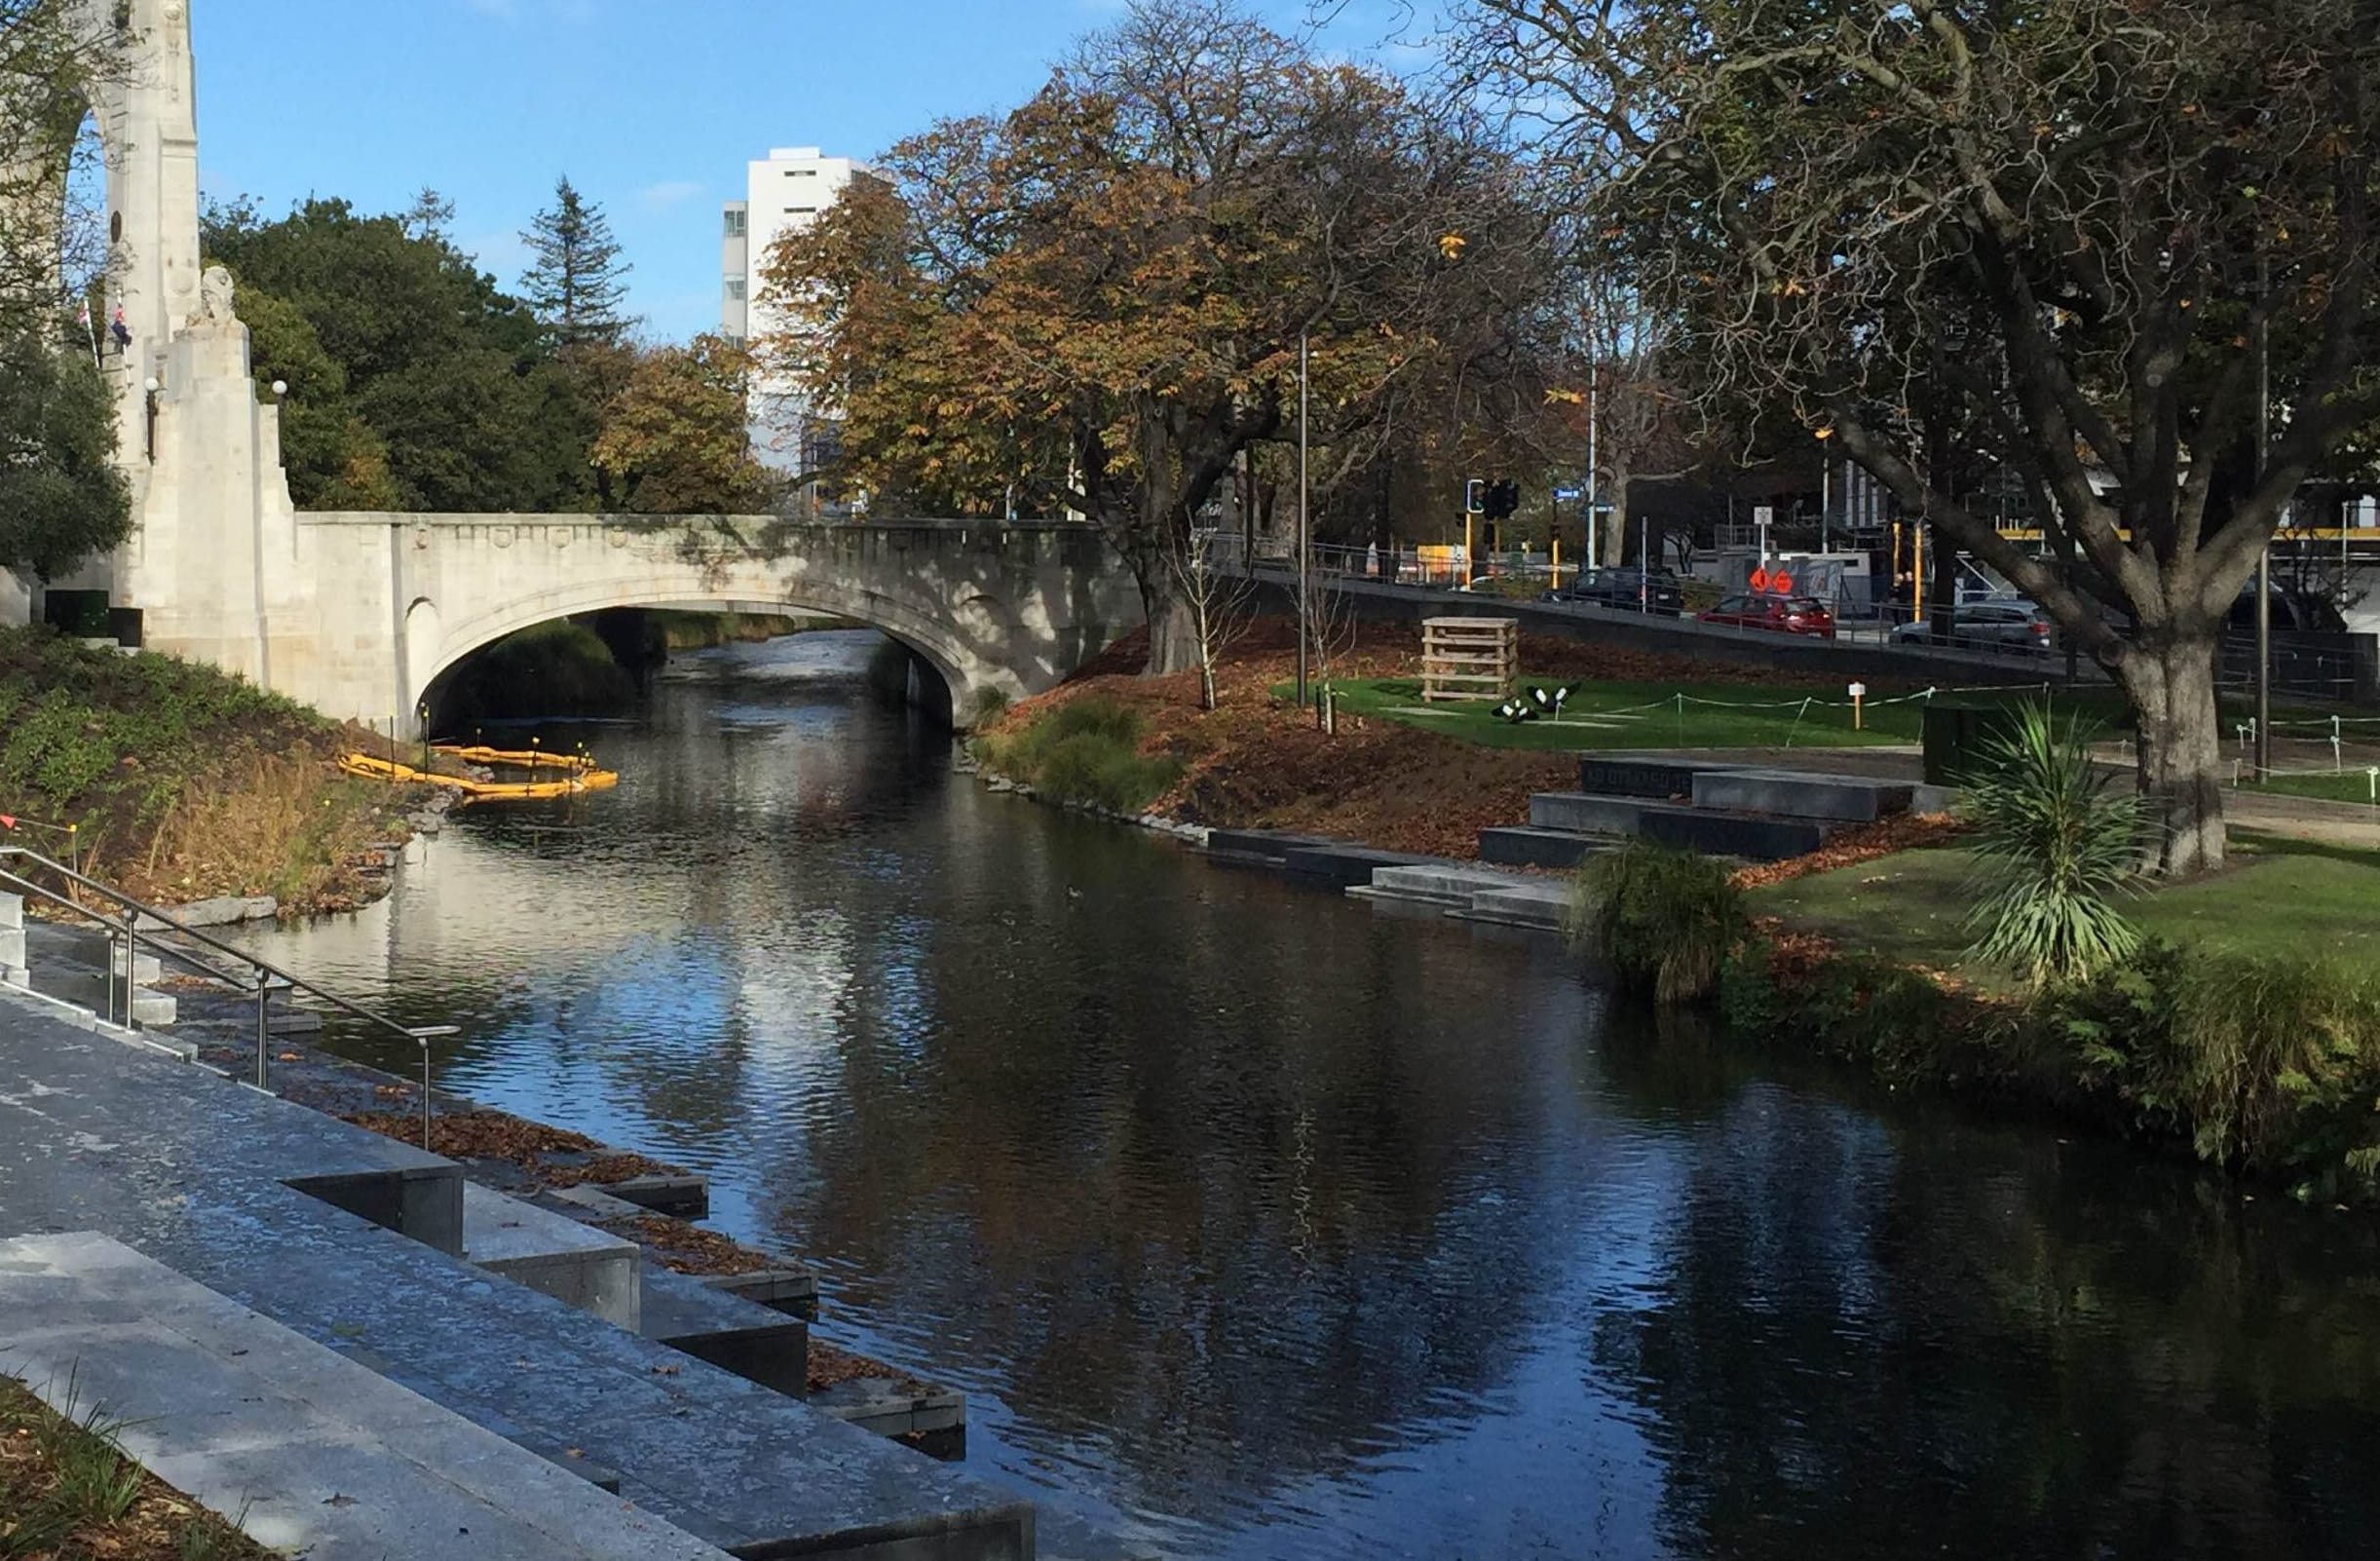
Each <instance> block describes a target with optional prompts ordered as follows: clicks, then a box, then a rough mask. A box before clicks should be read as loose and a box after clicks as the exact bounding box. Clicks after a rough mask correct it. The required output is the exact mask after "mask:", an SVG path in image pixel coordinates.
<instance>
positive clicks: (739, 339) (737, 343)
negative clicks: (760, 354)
mask: <svg viewBox="0 0 2380 1561" xmlns="http://www.w3.org/2000/svg"><path fill="white" fill-rule="evenodd" d="M727 344H728V345H729V346H730V347H732V348H734V349H735V350H736V351H737V352H742V351H743V350H744V349H745V348H746V347H749V346H750V345H751V344H752V338H751V337H749V336H738V335H737V334H736V333H735V332H734V331H732V330H731V331H729V332H728V336H727Z"/></svg>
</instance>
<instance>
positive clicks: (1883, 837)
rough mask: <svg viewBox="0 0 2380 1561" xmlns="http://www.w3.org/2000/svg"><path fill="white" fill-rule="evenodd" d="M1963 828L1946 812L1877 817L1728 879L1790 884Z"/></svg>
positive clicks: (1748, 885) (1750, 884) (1749, 884)
mask: <svg viewBox="0 0 2380 1561" xmlns="http://www.w3.org/2000/svg"><path fill="white" fill-rule="evenodd" d="M1966 832H1967V826H1966V825H1965V824H1964V823H1962V822H1961V821H1960V820H1959V819H1956V818H1954V817H1953V816H1951V815H1949V814H1946V813H1920V814H1904V815H1902V816H1900V817H1898V818H1893V819H1877V820H1876V821H1875V822H1874V823H1867V824H1861V825H1859V826H1858V827H1856V828H1852V829H1845V830H1842V831H1840V832H1839V833H1837V834H1835V835H1834V836H1832V838H1831V839H1829V840H1828V841H1827V843H1826V844H1825V845H1823V846H1821V847H1819V848H1818V849H1817V850H1816V851H1813V852H1810V853H1809V854H1807V855H1806V856H1800V857H1787V858H1786V859H1785V860H1783V861H1768V862H1762V863H1760V864H1759V865H1758V866H1757V867H1745V868H1740V869H1738V870H1737V871H1736V872H1735V873H1734V874H1732V875H1731V877H1730V880H1729V881H1730V882H1732V883H1733V884H1734V885H1735V887H1736V888H1738V889H1764V888H1766V887H1767V886H1769V885H1770V884H1790V883H1792V882H1793V881H1794V879H1796V878H1807V877H1808V876H1810V875H1811V874H1812V873H1824V872H1832V871H1833V870H1834V869H1835V868H1837V867H1856V866H1858V865H1859V864H1860V863H1861V862H1864V861H1874V860H1876V859H1877V858H1878V857H1890V856H1892V855H1894V854H1895V853H1898V852H1904V851H1916V850H1919V849H1923V848H1930V847H1935V846H1946V845H1948V844H1950V842H1952V841H1953V840H1956V839H1957V838H1958V837H1959V836H1961V835H1963V834H1965V833H1966Z"/></svg>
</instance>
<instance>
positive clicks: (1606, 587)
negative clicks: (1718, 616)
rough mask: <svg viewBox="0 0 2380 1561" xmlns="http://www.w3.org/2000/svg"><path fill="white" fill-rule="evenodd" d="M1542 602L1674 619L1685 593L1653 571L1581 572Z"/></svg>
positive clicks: (1669, 578)
mask: <svg viewBox="0 0 2380 1561" xmlns="http://www.w3.org/2000/svg"><path fill="white" fill-rule="evenodd" d="M1544 599H1545V600H1547V601H1559V602H1583V603H1586V604H1588V605H1590V606H1595V607H1615V608H1618V609H1619V610H1620V611H1622V612H1631V613H1634V612H1650V613H1652V614H1654V615H1655V616H1657V617H1661V618H1675V617H1677V616H1678V615H1679V614H1680V613H1681V611H1683V610H1684V607H1685V592H1684V590H1682V589H1681V587H1680V586H1679V584H1678V577H1677V576H1676V575H1673V574H1671V573H1670V572H1669V571H1668V570H1666V569H1656V570H1654V571H1653V572H1652V573H1651V574H1650V575H1647V574H1646V573H1645V572H1644V571H1643V570H1642V569H1582V570H1580V571H1579V572H1578V576H1577V578H1576V579H1573V580H1566V581H1564V582H1563V583H1562V585H1561V588H1560V589H1559V590H1549V591H1547V592H1546V593H1545V597H1544Z"/></svg>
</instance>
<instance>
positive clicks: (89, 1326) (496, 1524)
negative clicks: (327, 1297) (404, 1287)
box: [0, 1233, 725, 1561]
mask: <svg viewBox="0 0 2380 1561" xmlns="http://www.w3.org/2000/svg"><path fill="white" fill-rule="evenodd" d="M0 1318H4V1319H5V1321H4V1322H0V1372H5V1373H7V1374H9V1375H11V1376H15V1377H19V1378H21V1379H22V1380H23V1381H25V1382H26V1383H27V1384H28V1385H29V1386H30V1387H31V1388H32V1389H33V1390H34V1391H35V1392H37V1393H39V1394H40V1395H41V1396H42V1397H44V1398H45V1399H47V1400H48V1401H49V1403H50V1404H51V1406H52V1407H53V1408H56V1409H59V1410H61V1411H62V1412H66V1413H81V1412H88V1411H90V1410H93V1409H96V1410H98V1411H99V1412H101V1413H102V1414H104V1415H105V1416H106V1417H107V1418H108V1419H109V1420H110V1421H115V1422H122V1423H123V1425H124V1428H123V1430H122V1431H120V1432H119V1433H118V1439H119V1440H120V1441H122V1442H123V1443H124V1445H125V1449H126V1451H128V1452H130V1453H131V1454H132V1456H133V1458H135V1459H136V1460H138V1461H139V1462H140V1463H141V1464H142V1465H144V1466H146V1467H148V1468H149V1469H150V1470H151V1471H152V1472H153V1473H155V1474H156V1475H157V1476H158V1478H160V1479H162V1480H164V1481H166V1482H167V1483H168V1484H170V1485H171V1486H173V1487H174V1488H175V1489H177V1490H179V1491H181V1492H182V1493H183V1494H184V1495H187V1496H190V1497H192V1498H194V1499H195V1500H197V1501H198V1502H200V1503H201V1504H204V1505H206V1506H208V1507H209V1508H211V1509H212V1510H214V1511H215V1512H217V1513H220V1514H221V1515H223V1516H224V1517H227V1518H231V1519H233V1520H235V1521H237V1522H238V1523H239V1524H240V1525H241V1527H242V1528H244V1529H246V1531H247V1533H249V1534H250V1535H252V1536H253V1537H255V1539H256V1540H257V1541H258V1542H260V1543H262V1544H264V1545H266V1546H268V1547H270V1548H273V1549H277V1550H283V1551H286V1552H289V1553H292V1554H303V1555H305V1556H307V1557H308V1558H309V1561H334V1558H337V1557H359V1558H360V1557H374V1558H383V1557H385V1558H388V1561H401V1558H412V1557H419V1558H422V1561H441V1558H444V1557H450V1556H457V1555H470V1556H472V1557H474V1558H479V1561H548V1558H550V1561H566V1558H568V1561H576V1558H582V1557H583V1558H586V1561H724V1556H725V1552H723V1551H721V1550H719V1549H717V1548H715V1547H713V1546H711V1545H708V1544H705V1543H702V1542H700V1541H699V1540H697V1539H695V1538H694V1537H693V1536H692V1535H689V1534H686V1533H684V1532H683V1531H681V1530H679V1529H676V1528H673V1527H671V1526H670V1525H669V1524H667V1523H664V1522H662V1521H661V1519H660V1518H658V1517H656V1516H654V1515H653V1514H651V1513H649V1512H644V1511H640V1510H638V1509H637V1508H636V1507H634V1506H632V1505H630V1504H627V1503H624V1502H622V1501H620V1500H618V1499H616V1498H614V1497H611V1496H607V1495H605V1494H604V1493H603V1492H602V1491H601V1490H599V1489H598V1488H597V1487H595V1486H594V1485H592V1484H589V1483H588V1482H587V1481H586V1480H584V1479H581V1478H579V1477H578V1476H576V1475H574V1474H572V1473H569V1472H567V1471H565V1470H564V1469H562V1468H559V1467H556V1466H554V1465H552V1464H549V1463H548V1462H547V1461H546V1460H544V1459H542V1458H540V1457H538V1456H537V1455H536V1454H534V1453H531V1452H528V1451H525V1450H523V1449H522V1448H519V1447H516V1446H514V1445H513V1444H511V1443H510V1442H508V1441H506V1440H505V1439H504V1438H503V1437H501V1436H497V1435H495V1434H493V1433H492V1432H489V1431H486V1430H483V1429H481V1428H478V1427H476V1426H473V1425H472V1424H471V1423H470V1422H469V1421H467V1420H464V1419H463V1418H462V1417H460V1416H458V1415H455V1414H452V1413H450V1412H449V1411H446V1410H443V1409H440V1408H438V1407H437V1406H436V1405H434V1404H433V1403H431V1402H429V1401H428V1400H427V1399H424V1398H422V1397H420V1396H419V1395H417V1394H415V1393H411V1392H408V1391H406V1390H404V1389H402V1388H399V1387H397V1385H396V1384H395V1383H392V1382H388V1381H386V1380H384V1379H382V1378H380V1377H378V1376H376V1375H374V1374H373V1373H372V1372H371V1371H370V1370H368V1369H366V1368H365V1367H363V1366H360V1365H358V1364H357V1363H355V1362H354V1361H352V1360H348V1359H346V1358H344V1357H342V1356H340V1355H339V1354H338V1353H336V1352H333V1351H330V1350H327V1349H324V1348H323V1347H322V1346H321V1345H318V1344H315V1343H313V1342H311V1341H309V1340H307V1339H304V1338H301V1337H300V1336H298V1335H297V1334H294V1333H292V1332H290V1331H289V1330H288V1329H286V1328H283V1327H282V1326H281V1325H280V1324H278V1323H275V1322H273V1321H271V1320H269V1319H267V1318H265V1317H262V1316H259V1315H258V1314H255V1313H254V1312H251V1311H249V1310H247V1309H246V1308H245V1307H241V1306H237V1305H234V1304H233V1303H232V1302H230V1301H227V1300H225V1299H224V1298H223V1297H221V1296H219V1295H216V1294H215V1293H214V1292H212V1291H210V1290H208V1289H207V1288H205V1287H204V1286H201V1285H198V1284H195V1283H193V1282H192V1281H190V1280H189V1279H186V1278H184V1277H182V1276H181V1275H178V1274H176V1273H174V1272H173V1271H172V1270H170V1269H169V1268H167V1267H165V1266H164V1265H163V1264H160V1263H157V1262H154V1261H152V1260H150V1259H148V1258H145V1257H142V1256H141V1255H140V1254H139V1253H137V1252H135V1251H133V1250H132V1248H131V1247H128V1246H125V1245H124V1244H122V1243H121V1242H118V1241H113V1240H110V1239H108V1238H107V1237H101V1236H96V1235H93V1234H90V1233H75V1234H66V1235H57V1236H28V1237H17V1238H15V1239H13V1240H5V1241H0Z"/></svg>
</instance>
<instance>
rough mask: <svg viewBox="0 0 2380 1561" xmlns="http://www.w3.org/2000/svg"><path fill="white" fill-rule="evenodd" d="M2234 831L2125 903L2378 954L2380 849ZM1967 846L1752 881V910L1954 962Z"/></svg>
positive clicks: (2232, 933)
mask: <svg viewBox="0 0 2380 1561" xmlns="http://www.w3.org/2000/svg"><path fill="white" fill-rule="evenodd" d="M2247 834H2248V832H2247V831H2241V832H2238V833H2236V834H2235V837H2234V845H2235V851H2234V864H2233V865H2231V866H2229V867H2227V868H2225V869H2224V871H2222V872H2221V873H2219V874H2217V875H2215V876H2214V877H2211V878H2205V879H2200V880H2198V881H2196V882H2193V883H2187V884H2177V885H2174V886H2173V887H2172V888H2167V889H2151V890H2148V891H2146V892H2144V893H2142V894H2141V895H2139V896H2137V897H2136V898H2134V899H2132V900H2130V901H2128V902H2127V904H2126V907H2125V909H2126V912H2127V914H2128V915H2130V916H2131V917H2132V919H2133V921H2134V924H2135V925H2137V926H2138V927H2139V928H2140V930H2141V931H2142V932H2144V933H2153V934H2155V935H2158V936H2161V937H2165V938H2169V939H2171V940H2172V941H2173V942H2176V943H2192V944H2199V945H2204V946H2209V947H2214V948H2225V949H2235V950H2239V951H2242V952H2247V953H2255V954H2292V953H2302V954H2338V955H2344V956H2347V957H2349V958H2358V957H2369V956H2370V955H2372V954H2374V953H2376V952H2380V854H2375V853H2372V852H2364V851H2357V850H2354V849H2352V848H2333V847H2320V846H2304V845H2300V844H2299V843H2297V842H2282V841H2278V840H2269V839H2264V838H2261V837H2252V836H2251V837H2250V838H2246V839H2243V838H2241V836H2243V835H2247ZM1973 871H1974V864H1973V860H1972V858H1971V857H1969V856H1968V854H1967V853H1966V852H1964V851H1909V852H1903V853H1901V854H1900V855H1898V856H1893V857H1883V858H1881V859H1880V860H1876V861H1871V862H1865V863H1862V864H1860V865H1858V866H1854V867H1841V868H1837V869H1835V870H1834V871H1832V872H1827V873H1813V874H1812V875H1810V876H1809V877H1807V878H1798V879H1795V880H1794V881H1792V882H1790V883H1784V884H1774V885H1771V886H1769V887H1767V888H1764V889H1757V890H1754V891H1753V892H1752V895H1751V896H1750V898H1751V902H1752V906H1753V909H1754V910H1755V911H1756V912H1757V913H1759V914H1762V915H1770V916H1779V917H1783V918H1784V919H1785V920H1787V921H1789V922H1791V923H1793V924H1794V925H1796V926H1800V927H1806V928H1808V929H1810V930H1811V931H1813V932H1819V933H1827V934H1829V935H1831V936H1833V937H1835V938H1838V939H1840V940H1841V941H1842V942H1843V943H1845V944H1846V945H1849V946H1852V947H1855V948H1861V949H1867V950H1872V951H1873V952H1875V953H1878V954H1882V955H1885V956H1888V957H1890V958H1894V959H1902V960H1909V961H1915V962H1918V963H1922V964H1926V965H1933V966H1940V967H1947V966H1954V965H1957V964H1958V963H1960V960H1961V958H1962V957H1963V951H1964V950H1965V948H1966V946H1967V943H1968V942H1969V940H1970V939H1971V938H1972V936H1973V933H1971V932H1970V931H1969V930H1968V928H1967V926H1966V924H1965V917H1966V913H1967V908H1968V907H1969V906H1970V905H1972V904H1973V903H1974V902H1975V899H1976V895H1975V892H1974V889H1973V886H1972V878H1973Z"/></svg>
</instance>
